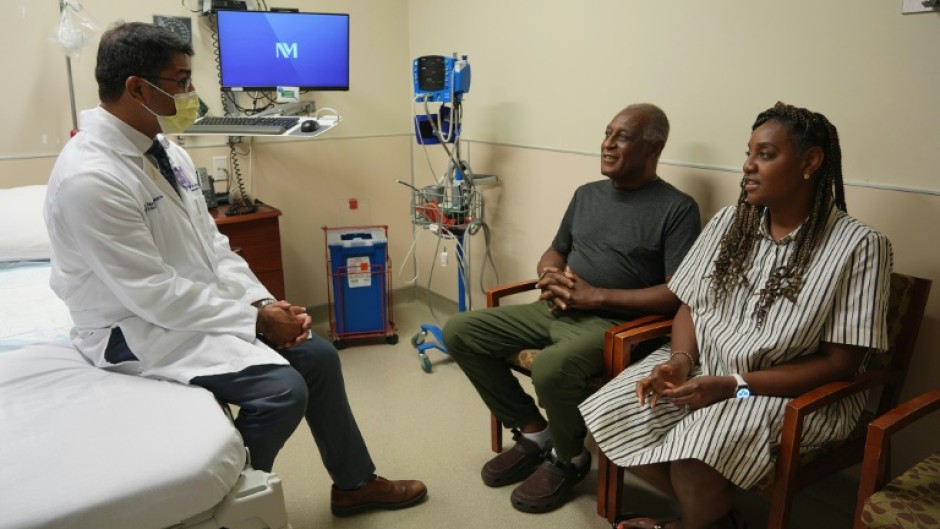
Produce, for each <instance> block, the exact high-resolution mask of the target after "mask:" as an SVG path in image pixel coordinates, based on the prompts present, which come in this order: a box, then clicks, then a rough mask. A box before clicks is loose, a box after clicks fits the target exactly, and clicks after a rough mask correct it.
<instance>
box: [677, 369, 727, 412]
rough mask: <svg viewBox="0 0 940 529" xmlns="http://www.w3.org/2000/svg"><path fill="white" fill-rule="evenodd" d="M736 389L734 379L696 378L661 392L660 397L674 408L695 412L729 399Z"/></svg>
mask: <svg viewBox="0 0 940 529" xmlns="http://www.w3.org/2000/svg"><path fill="white" fill-rule="evenodd" d="M736 387H737V382H736V381H735V379H734V377H715V376H697V377H694V378H691V379H689V380H688V381H687V382H686V383H685V384H681V385H677V386H675V387H670V388H667V389H665V390H663V392H662V396H663V397H664V398H667V399H669V400H670V401H671V402H672V403H673V404H675V405H676V406H680V407H682V406H685V407H686V409H687V410H697V409H699V408H704V407H705V406H709V405H711V404H714V403H716V402H718V401H720V400H725V399H727V398H729V397H731V396H732V395H734V389H735V388H736Z"/></svg>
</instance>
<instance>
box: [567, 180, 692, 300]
mask: <svg viewBox="0 0 940 529" xmlns="http://www.w3.org/2000/svg"><path fill="white" fill-rule="evenodd" d="M700 230H701V220H700V218H699V211H698V204H696V203H695V200H694V199H693V198H692V197H690V196H689V195H687V194H685V193H683V192H681V191H679V190H678V189H676V188H675V187H673V186H672V185H671V184H669V183H667V182H665V181H663V180H662V179H656V180H654V181H653V182H650V183H649V184H647V185H645V186H643V187H641V188H640V189H635V190H632V191H627V190H620V189H617V188H616V187H614V184H613V182H612V181H611V180H599V181H597V182H591V183H589V184H584V185H583V186H581V187H579V188H578V190H577V191H575V193H574V197H572V199H571V203H570V204H569V205H568V210H567V211H566V212H565V216H564V218H563V219H562V221H561V226H560V227H559V228H558V233H557V234H556V235H555V240H554V241H552V247H553V248H554V249H555V250H556V251H558V252H559V253H561V254H562V255H564V256H565V257H566V259H567V262H568V266H570V267H571V269H572V270H573V271H574V273H576V274H578V275H579V276H580V277H582V278H583V279H584V280H585V281H587V282H588V283H590V284H591V285H594V286H596V287H600V288H616V289H634V288H647V287H651V286H655V285H659V284H662V283H664V282H665V281H666V277H667V276H671V275H672V274H673V273H675V271H676V269H677V268H678V267H679V263H681V262H682V258H683V257H685V254H686V252H688V251H689V248H691V247H692V243H693V242H695V238H696V237H698V234H699V231H700Z"/></svg>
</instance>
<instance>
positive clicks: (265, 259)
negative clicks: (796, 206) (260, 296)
mask: <svg viewBox="0 0 940 529" xmlns="http://www.w3.org/2000/svg"><path fill="white" fill-rule="evenodd" d="M219 231H221V232H222V233H223V234H225V235H226V236H228V239H229V244H230V245H231V247H232V249H233V250H235V251H236V252H238V254H239V255H241V256H242V258H243V259H245V261H247V262H248V266H250V267H251V270H252V271H253V272H254V273H255V274H256V275H259V274H261V273H264V272H271V271H276V270H281V268H282V265H281V237H280V233H279V230H278V222H277V219H276V218H272V219H264V220H260V221H256V222H252V223H243V224H228V225H225V226H220V227H219Z"/></svg>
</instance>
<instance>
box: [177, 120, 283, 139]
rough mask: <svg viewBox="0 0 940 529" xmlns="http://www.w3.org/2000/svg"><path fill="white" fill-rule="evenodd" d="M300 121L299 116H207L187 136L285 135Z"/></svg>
mask: <svg viewBox="0 0 940 529" xmlns="http://www.w3.org/2000/svg"><path fill="white" fill-rule="evenodd" d="M299 120H300V118H299V117H297V116H287V117H284V116H278V117H260V118H256V117H251V116H228V117H223V118H219V117H210V116H206V117H204V118H202V119H199V120H197V121H196V122H195V123H193V124H192V125H190V126H189V128H187V129H186V133H187V134H229V135H232V136H250V135H254V134H274V135H277V134H283V133H285V132H287V131H288V130H289V129H290V128H291V127H293V126H294V125H297V122H298V121H299Z"/></svg>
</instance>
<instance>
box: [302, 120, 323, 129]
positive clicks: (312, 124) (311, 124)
mask: <svg viewBox="0 0 940 529" xmlns="http://www.w3.org/2000/svg"><path fill="white" fill-rule="evenodd" d="M318 128H320V124H319V123H317V120H315V119H308V120H307V121H304V122H303V123H301V124H300V131H301V132H313V131H315V130H317V129H318Z"/></svg>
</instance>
